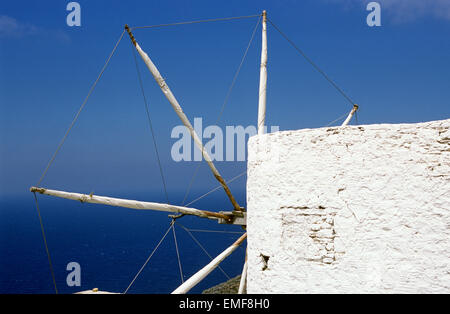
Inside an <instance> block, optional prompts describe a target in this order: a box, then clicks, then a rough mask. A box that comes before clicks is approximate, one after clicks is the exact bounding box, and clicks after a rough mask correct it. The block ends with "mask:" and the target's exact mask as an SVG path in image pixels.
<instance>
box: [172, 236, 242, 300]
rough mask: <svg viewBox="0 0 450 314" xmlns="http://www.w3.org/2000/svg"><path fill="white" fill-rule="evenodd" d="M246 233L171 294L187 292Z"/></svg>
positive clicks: (228, 252)
mask: <svg viewBox="0 0 450 314" xmlns="http://www.w3.org/2000/svg"><path fill="white" fill-rule="evenodd" d="M246 237H247V233H244V234H243V235H242V236H241V237H240V238H239V239H237V241H236V242H234V243H233V244H232V245H231V246H230V247H229V248H227V249H226V250H225V251H223V252H222V253H220V254H219V256H217V257H216V258H215V259H213V260H212V261H211V262H210V263H209V264H208V265H206V266H205V267H203V268H202V269H200V270H199V271H198V272H197V273H195V274H194V275H193V276H192V277H191V278H189V279H188V280H186V281H185V282H184V283H183V284H182V285H181V286H179V287H178V288H177V289H175V290H174V291H173V292H172V294H184V293H187V292H189V290H191V289H192V288H193V287H195V286H196V285H197V284H198V283H199V282H200V281H202V280H203V279H204V278H205V277H206V276H208V275H209V273H211V272H212V271H213V270H214V269H216V268H217V266H219V264H220V263H221V262H222V261H223V260H224V259H225V258H226V257H227V256H229V255H230V254H231V253H233V252H234V250H236V249H237V248H238V247H239V245H240V244H241V243H242V242H243V241H244V240H245V238H246Z"/></svg>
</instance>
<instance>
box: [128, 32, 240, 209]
mask: <svg viewBox="0 0 450 314" xmlns="http://www.w3.org/2000/svg"><path fill="white" fill-rule="evenodd" d="M125 29H126V30H127V32H128V34H129V35H130V39H131V41H132V42H133V45H134V46H135V48H136V50H137V52H138V53H139V55H140V56H141V58H142V60H143V61H144V63H145V65H146V66H147V68H148V70H149V71H150V73H151V74H152V75H153V77H154V79H155V81H156V82H157V83H158V85H159V87H160V88H161V91H162V92H163V93H164V96H166V98H167V100H168V101H169V102H170V104H171V105H172V107H173V109H174V110H175V113H176V114H177V115H178V117H179V118H180V120H181V122H182V123H183V125H184V126H185V127H186V128H187V129H188V130H189V133H190V135H191V137H192V139H193V140H194V143H195V145H196V146H197V147H198V149H199V150H200V151H201V152H202V155H203V158H204V159H205V161H206V162H207V163H208V166H209V168H210V169H211V171H212V172H213V174H214V177H215V178H216V179H217V180H218V181H219V182H220V184H221V185H222V187H223V189H224V190H225V193H226V194H227V196H228V198H229V199H230V201H231V203H232V204H233V207H234V209H235V210H237V211H242V208H241V207H240V206H239V204H238V203H237V201H236V199H235V198H234V196H233V195H232V194H231V191H230V189H229V187H228V186H227V184H226V183H225V180H223V178H222V176H221V175H220V173H219V171H218V170H217V168H216V167H215V166H214V163H213V162H212V159H211V157H210V156H209V154H208V152H207V151H206V150H205V148H204V147H203V143H202V141H201V140H200V138H199V137H198V135H197V133H196V132H195V130H194V128H193V127H192V124H191V123H190V121H189V119H188V118H187V117H186V115H185V114H184V112H183V109H182V108H181V106H180V104H179V103H178V101H177V99H176V98H175V96H174V95H173V93H172V91H171V90H170V88H169V86H168V85H167V83H166V82H165V80H164V78H163V77H162V75H161V73H160V72H159V70H158V68H157V67H156V66H155V64H154V63H153V61H152V60H151V59H150V57H149V56H148V54H147V53H146V52H145V51H144V50H142V48H141V47H140V46H139V44H138V43H137V42H136V39H135V38H134V36H133V34H132V33H131V30H130V28H129V27H128V26H127V25H126V26H125Z"/></svg>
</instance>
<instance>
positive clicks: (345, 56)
mask: <svg viewBox="0 0 450 314" xmlns="http://www.w3.org/2000/svg"><path fill="white" fill-rule="evenodd" d="M68 2H69V1H61V0H60V1H26V2H25V1H3V2H2V3H1V4H0V196H1V197H7V196H19V197H28V196H29V195H28V194H27V193H28V192H27V189H28V188H29V186H31V185H34V184H35V183H36V182H37V181H38V179H39V177H40V175H41V174H42V172H43V170H44V168H45V165H46V164H47V162H48V160H49V159H50V157H51V155H52V153H53V152H54V151H55V149H56V146H57V145H58V143H59V141H60V140H61V138H62V136H63V135H64V132H65V131H66V129H67V127H68V125H69V124H70V122H71V121H72V119H73V117H74V115H75V113H76V112H77V110H78V108H79V106H80V105H81V103H82V101H83V100H84V98H85V96H86V95H87V92H88V90H89V88H90V86H91V84H92V83H93V82H94V80H95V78H96V77H97V75H98V73H99V71H100V69H101V67H102V66H103V64H104V62H105V60H106V58H107V56H108V54H109V53H110V51H111V50H112V48H113V46H114V44H115V42H116V41H117V39H118V38H119V36H120V34H121V32H122V30H123V26H124V24H126V23H127V24H129V25H130V26H139V25H153V24H161V23H172V22H180V21H190V20H198V19H207V18H220V17H231V16H241V15H253V14H258V13H261V11H262V10H263V9H266V10H267V11H268V16H269V18H270V19H271V20H272V21H273V22H274V23H275V24H276V25H277V26H278V27H279V28H280V29H281V30H283V32H284V33H286V35H287V36H289V37H290V38H291V39H292V40H293V41H294V42H295V43H296V44H297V45H298V46H299V47H300V48H301V49H303V50H304V51H305V53H306V54H307V55H308V56H309V57H310V58H311V59H312V60H314V62H316V63H317V64H318V65H319V66H320V67H321V68H322V69H323V70H324V71H325V72H326V73H327V74H328V75H329V76H330V77H331V78H332V79H333V80H334V81H335V82H336V83H337V84H338V85H339V86H340V87H341V88H342V89H343V90H344V91H345V92H346V93H347V94H349V95H350V97H352V99H354V100H355V102H356V103H358V104H359V105H360V111H359V113H358V122H359V123H360V124H373V123H403V122H422V121H429V120H439V119H446V118H449V117H450V100H449V99H450V88H449V87H450V40H449V38H450V5H449V4H448V1H440V0H436V1H426V2H425V1H415V0H412V1H404V0H397V1H395V0H390V1H389V0H384V1H379V2H380V3H381V8H382V9H381V23H382V26H381V27H368V26H367V24H366V16H367V14H368V13H369V12H368V11H366V9H365V8H366V5H367V3H368V2H369V1H356V0H355V1H353V0H316V1H312V0H310V1H308V0H305V1H293V0H291V1H287V0H286V1H243V0H240V1H234V0H233V1H170V0H168V1H92V0H91V1H78V2H79V3H80V5H81V26H80V27H69V26H67V24H66V16H67V14H68V13H69V12H67V11H66V5H67V3H68ZM256 22H257V19H255V18H253V19H245V20H239V21H233V22H216V23H207V24H195V25H184V26H173V27H166V28H158V29H151V30H136V31H135V36H136V38H137V40H138V42H139V43H140V44H141V46H142V47H143V49H144V50H146V52H147V53H148V54H149V55H150V57H151V58H152V59H153V61H154V62H155V63H156V65H157V66H158V68H159V69H160V71H161V73H162V74H163V76H164V77H165V78H166V79H167V82H168V84H169V86H170V87H171V89H172V91H173V92H174V94H175V95H176V97H177V98H178V100H179V101H180V104H181V105H182V107H183V108H184V110H185V112H186V114H187V116H188V117H189V118H190V119H191V120H192V121H193V118H194V117H202V118H203V123H204V124H205V125H208V124H215V122H216V119H217V116H218V113H219V111H220V107H221V105H222V103H223V101H224V98H225V95H226V93H227V90H228V87H229V85H230V83H231V80H232V78H233V75H234V73H235V71H236V69H237V67H238V65H239V62H240V58H241V56H242V54H243V52H244V50H245V48H246V45H247V43H248V41H249V39H250V36H251V33H252V30H253V28H254V26H255V24H256ZM260 37H261V36H260V30H259V29H258V32H257V35H256V37H255V40H254V41H253V44H252V46H251V47H250V50H249V53H248V55H247V58H246V62H245V63H244V66H243V68H242V71H241V73H240V76H239V78H238V80H237V83H236V86H235V88H234V89H233V93H232V94H231V97H230V99H229V102H228V104H227V106H226V108H225V111H224V114H223V116H222V117H221V120H220V121H219V123H218V125H219V126H222V127H224V126H226V125H243V126H248V125H254V124H255V121H256V116H257V101H258V82H259V60H260V44H261V38H260ZM268 49H269V63H268V94H267V121H266V122H267V124H269V125H278V126H279V127H280V130H289V129H302V128H314V127H322V126H324V125H326V124H327V123H329V122H330V121H332V120H334V119H335V118H337V117H339V116H341V115H342V114H345V113H346V112H348V111H349V110H350V109H351V105H349V104H348V103H347V102H346V100H345V99H344V98H343V97H342V96H341V95H340V94H338V93H337V92H336V90H334V89H333V88H332V87H331V86H330V85H329V83H328V82H327V81H325V80H324V79H323V77H321V76H320V74H318V73H317V72H316V71H315V70H314V69H313V68H312V67H311V65H310V64H308V63H307V62H306V61H305V60H304V59H303V58H302V57H301V56H299V55H298V54H297V52H296V51H295V50H294V49H293V48H292V47H290V46H289V45H288V43H287V42H286V41H285V40H284V39H283V38H282V37H281V36H280V35H279V34H278V33H277V32H276V30H275V29H273V27H271V25H269V26H268ZM138 61H139V66H140V71H141V74H142V77H143V81H144V86H145V93H146V96H147V98H148V100H149V106H150V114H151V117H152V122H153V127H154V130H155V133H156V139H157V142H158V147H159V150H160V155H161V160H162V166H163V169H164V172H165V175H166V179H167V186H168V189H169V198H171V201H172V202H174V203H177V202H178V203H179V202H180V201H181V199H182V198H183V195H184V192H185V190H186V188H187V186H188V184H189V180H190V178H191V176H192V174H193V172H194V170H195V168H196V166H197V165H198V162H185V163H176V162H174V161H172V160H171V157H170V148H171V145H172V144H173V143H174V142H175V140H174V139H171V138H170V132H171V130H172V128H173V127H175V126H176V125H179V124H180V122H179V120H178V118H177V116H176V115H175V113H174V112H173V110H172V108H171V107H170V105H169V103H168V102H167V100H166V99H165V98H164V96H163V95H162V94H161V92H160V91H159V89H158V87H157V86H156V84H155V82H154V81H153V78H152V77H151V76H150V74H149V73H148V71H147V69H146V68H145V67H144V66H143V63H142V62H141V60H138ZM217 167H218V168H219V170H220V171H221V172H222V174H223V176H224V177H225V178H226V179H229V178H232V177H233V176H235V175H237V174H239V173H241V172H242V171H243V170H245V162H219V163H217ZM216 185H217V183H216V182H215V180H214V178H213V177H212V175H211V174H210V173H209V169H208V168H207V166H206V164H203V163H202V165H201V166H200V171H199V174H198V177H197V179H196V181H195V188H194V189H193V192H192V194H191V195H190V197H188V200H190V199H192V198H195V196H198V195H199V194H201V193H204V192H207V191H208V190H210V189H211V188H214V187H215V186H216ZM42 186H45V187H52V188H60V189H65V190H69V191H79V192H86V193H89V192H91V191H95V193H96V194H109V195H111V194H113V195H120V194H121V193H129V192H130V193H131V192H143V193H151V194H152V195H160V196H161V199H160V200H164V197H163V194H162V185H161V179H160V176H159V170H158V165H157V163H156V157H155V153H154V149H153V143H152V139H151V135H150V133H149V128H148V124H147V120H146V116H145V107H144V104H143V100H142V95H141V94H140V90H139V85H138V80H137V76H136V69H135V65H134V60H133V55H132V50H131V45H130V41H129V39H128V37H124V39H123V40H122V42H121V43H120V45H119V47H118V49H117V53H116V54H115V56H114V57H113V58H112V60H111V62H110V65H109V67H108V69H107V70H106V72H105V73H104V75H103V77H102V79H101V81H100V83H99V84H98V86H97V88H96V89H95V91H94V93H93V94H92V96H91V98H90V99H89V101H88V103H87V105H86V107H85V109H84V110H83V112H82V114H81V116H80V118H79V120H78V122H77V124H76V126H75V127H74V129H73V130H72V131H71V133H70V135H69V137H68V139H67V141H66V143H65V144H64V146H63V147H62V149H61V151H60V153H59V155H58V156H57V158H56V160H55V162H54V164H53V165H52V167H51V168H50V170H49V172H48V175H47V176H46V178H45V179H44V181H43V182H42ZM231 189H232V191H236V193H237V194H239V193H241V194H242V191H243V190H244V189H245V179H243V180H242V179H241V180H237V181H236V182H235V183H233V185H232V186H231ZM217 193H220V192H217ZM241 202H242V200H241Z"/></svg>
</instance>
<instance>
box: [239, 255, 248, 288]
mask: <svg viewBox="0 0 450 314" xmlns="http://www.w3.org/2000/svg"><path fill="white" fill-rule="evenodd" d="M247 269H248V262H247V255H245V263H244V268H243V269H242V274H241V281H240V282H239V290H238V294H243V293H244V289H245V286H246V285H247Z"/></svg>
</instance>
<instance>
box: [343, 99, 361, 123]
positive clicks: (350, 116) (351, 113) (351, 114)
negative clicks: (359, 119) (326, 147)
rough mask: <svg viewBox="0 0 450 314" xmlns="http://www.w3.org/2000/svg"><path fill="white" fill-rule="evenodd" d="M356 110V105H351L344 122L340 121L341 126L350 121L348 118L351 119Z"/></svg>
mask: <svg viewBox="0 0 450 314" xmlns="http://www.w3.org/2000/svg"><path fill="white" fill-rule="evenodd" d="M356 110H358V105H356V104H355V105H353V108H352V110H351V111H350V113H349V114H348V116H347V119H345V121H344V123H342V125H341V126H346V125H347V124H348V123H349V122H350V120H351V119H352V117H353V115H354V114H355V112H356Z"/></svg>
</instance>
